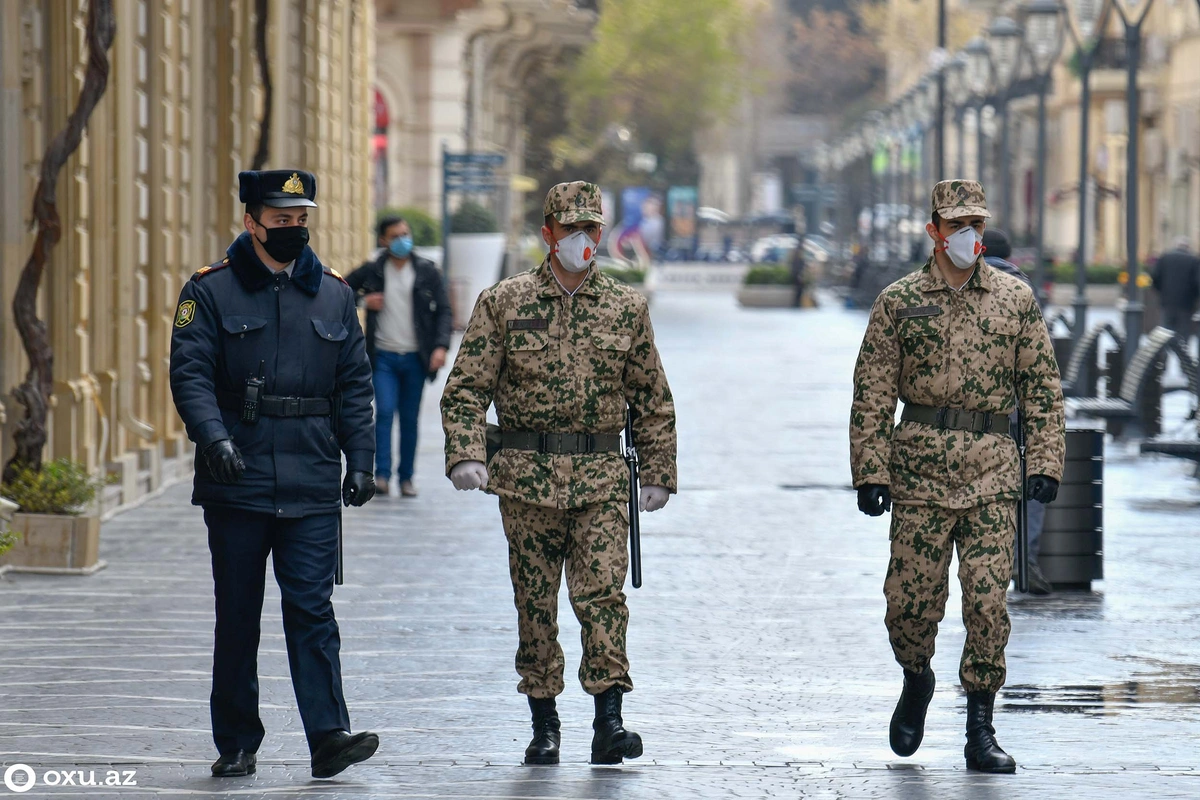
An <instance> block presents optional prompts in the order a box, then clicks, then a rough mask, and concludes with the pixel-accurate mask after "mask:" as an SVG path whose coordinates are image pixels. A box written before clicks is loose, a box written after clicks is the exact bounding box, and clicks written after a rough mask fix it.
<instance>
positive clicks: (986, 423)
mask: <svg viewBox="0 0 1200 800" xmlns="http://www.w3.org/2000/svg"><path fill="white" fill-rule="evenodd" d="M982 414H983V430H981V431H980V433H991V432H992V412H990V411H984V412H982Z"/></svg>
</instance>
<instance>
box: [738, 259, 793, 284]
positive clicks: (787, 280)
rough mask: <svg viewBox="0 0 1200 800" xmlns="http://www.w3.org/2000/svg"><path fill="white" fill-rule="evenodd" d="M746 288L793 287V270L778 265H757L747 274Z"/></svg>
mask: <svg viewBox="0 0 1200 800" xmlns="http://www.w3.org/2000/svg"><path fill="white" fill-rule="evenodd" d="M743 283H744V284H745V285H746V286H791V285H792V270H791V268H790V267H781V266H778V265H776V264H757V265H755V266H753V267H751V268H750V269H749V271H747V272H746V278H745V280H744V281H743Z"/></svg>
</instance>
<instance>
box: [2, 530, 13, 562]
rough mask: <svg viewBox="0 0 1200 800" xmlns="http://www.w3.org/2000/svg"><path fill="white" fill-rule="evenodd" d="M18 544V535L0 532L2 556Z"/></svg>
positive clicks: (8, 531)
mask: <svg viewBox="0 0 1200 800" xmlns="http://www.w3.org/2000/svg"><path fill="white" fill-rule="evenodd" d="M16 543H17V535H16V534H15V533H13V532H12V531H10V530H7V529H5V530H0V556H2V555H4V554H5V553H7V552H8V551H9V550H11V549H12V546H13V545H14V544H16Z"/></svg>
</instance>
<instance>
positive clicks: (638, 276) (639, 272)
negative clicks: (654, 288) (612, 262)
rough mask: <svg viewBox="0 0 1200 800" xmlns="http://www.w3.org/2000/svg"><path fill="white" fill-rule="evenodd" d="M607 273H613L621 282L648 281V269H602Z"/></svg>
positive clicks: (636, 282) (639, 282) (638, 282)
mask: <svg viewBox="0 0 1200 800" xmlns="http://www.w3.org/2000/svg"><path fill="white" fill-rule="evenodd" d="M601 272H603V273H604V274H605V275H611V276H612V277H613V278H616V279H617V280H618V281H620V282H621V283H627V284H631V285H632V284H642V283H645V282H646V270H644V269H637V268H635V267H629V268H625V267H605V268H604V269H602V270H601Z"/></svg>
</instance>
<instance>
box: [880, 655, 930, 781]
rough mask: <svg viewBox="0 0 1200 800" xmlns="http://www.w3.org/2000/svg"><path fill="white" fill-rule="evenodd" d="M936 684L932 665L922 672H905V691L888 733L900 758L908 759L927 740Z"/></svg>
mask: <svg viewBox="0 0 1200 800" xmlns="http://www.w3.org/2000/svg"><path fill="white" fill-rule="evenodd" d="M935 684H936V681H935V680H934V677H933V670H932V669H930V668H929V666H928V665H926V667H925V669H924V670H922V671H921V672H909V671H908V670H904V690H903V691H902V692H901V693H900V701H899V702H898V703H896V710H895V711H894V712H892V724H891V727H890V729H889V730H888V739H889V742H890V744H891V745H892V752H893V753H895V754H896V755H898V756H903V757H905V758H908V757H909V756H911V755H912V754H913V753H915V752H917V748H919V747H920V746H921V740H922V739H924V738H925V712H926V711H928V710H929V701H930V700H932V699H933V689H934V685H935Z"/></svg>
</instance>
